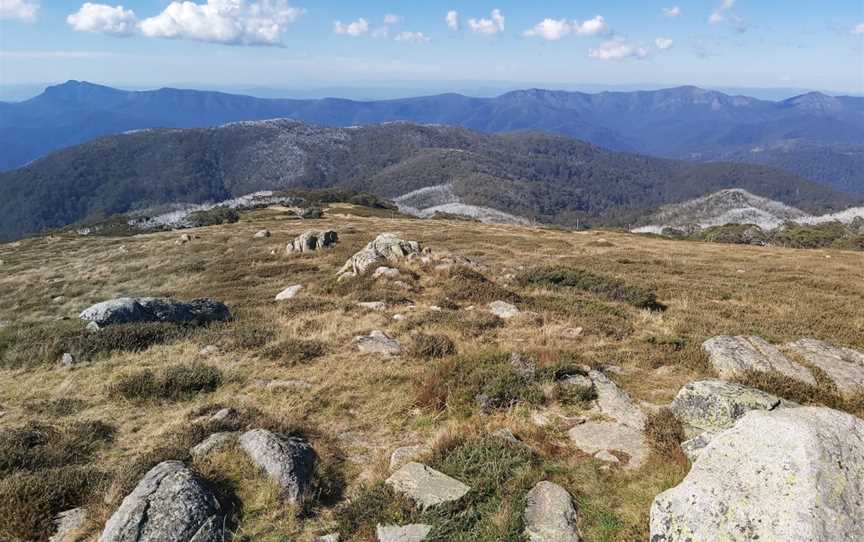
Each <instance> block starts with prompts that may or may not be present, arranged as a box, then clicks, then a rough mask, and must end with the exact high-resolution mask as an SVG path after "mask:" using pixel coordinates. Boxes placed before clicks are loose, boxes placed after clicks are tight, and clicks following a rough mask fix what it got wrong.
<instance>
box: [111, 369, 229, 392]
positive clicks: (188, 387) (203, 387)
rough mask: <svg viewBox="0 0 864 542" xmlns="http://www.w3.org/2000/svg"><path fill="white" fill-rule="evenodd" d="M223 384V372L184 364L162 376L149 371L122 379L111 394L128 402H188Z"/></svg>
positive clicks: (161, 373)
mask: <svg viewBox="0 0 864 542" xmlns="http://www.w3.org/2000/svg"><path fill="white" fill-rule="evenodd" d="M221 383H222V373H221V372H220V371H219V369H216V368H215V367H211V366H209V365H205V364H203V363H197V362H194V363H181V364H178V365H173V366H171V367H166V368H165V369H162V370H161V371H160V372H159V373H158V374H156V373H154V372H153V371H150V370H149V369H145V370H143V371H138V372H135V373H129V374H126V375H123V376H121V377H120V378H118V379H117V381H116V382H114V383H113V384H111V385H110V386H109V394H110V395H112V396H117V397H123V398H124V399H145V400H146V399H167V400H174V401H176V400H182V399H188V398H190V397H191V396H192V395H195V394H196V393H198V392H210V391H213V390H215V389H216V388H217V387H219V385H220V384H221Z"/></svg>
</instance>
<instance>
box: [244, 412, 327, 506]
mask: <svg viewBox="0 0 864 542" xmlns="http://www.w3.org/2000/svg"><path fill="white" fill-rule="evenodd" d="M239 440H240V447H241V448H242V449H243V451H244V452H246V455H248V456H249V459H251V460H252V462H253V463H254V464H255V465H256V466H257V467H258V468H259V469H261V470H262V471H263V472H264V473H266V474H267V475H268V476H269V477H270V478H271V479H272V480H273V481H275V482H276V483H277V484H279V486H280V487H281V488H282V494H283V496H284V497H285V498H286V499H287V500H288V502H290V503H292V504H297V503H299V502H300V501H302V500H303V499H304V498H305V496H306V493H307V491H308V490H309V486H310V484H311V483H312V474H313V471H314V467H315V462H316V460H317V456H316V454H315V451H314V450H313V449H312V446H311V445H310V444H309V443H308V442H306V441H305V440H303V439H301V438H297V437H289V438H283V437H281V436H279V435H276V434H275V433H272V432H270V431H268V430H266V429H253V430H251V431H247V432H245V433H243V434H242V435H240V439H239Z"/></svg>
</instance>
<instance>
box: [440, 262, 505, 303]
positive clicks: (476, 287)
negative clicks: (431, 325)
mask: <svg viewBox="0 0 864 542" xmlns="http://www.w3.org/2000/svg"><path fill="white" fill-rule="evenodd" d="M443 297H444V298H445V300H449V301H450V302H455V301H470V302H472V303H490V302H492V301H508V302H510V303H518V302H519V301H521V298H520V297H519V296H518V295H517V294H516V293H514V292H511V291H510V290H507V289H506V288H504V287H502V286H499V285H498V284H496V283H494V282H492V281H491V280H489V279H488V278H486V276H484V275H483V274H482V273H480V272H478V271H475V270H474V269H471V268H470V267H465V266H457V267H454V268H452V269H450V271H449V273H448V277H447V282H446V283H445V285H444V292H443ZM445 302H447V301H445Z"/></svg>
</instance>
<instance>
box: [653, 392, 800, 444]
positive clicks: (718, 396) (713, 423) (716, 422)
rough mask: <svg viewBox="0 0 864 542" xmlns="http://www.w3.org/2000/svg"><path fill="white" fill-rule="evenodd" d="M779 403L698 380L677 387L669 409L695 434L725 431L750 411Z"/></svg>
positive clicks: (767, 396)
mask: <svg viewBox="0 0 864 542" xmlns="http://www.w3.org/2000/svg"><path fill="white" fill-rule="evenodd" d="M780 404H781V399H780V398H779V397H777V396H775V395H771V394H770V393H765V392H764V391H761V390H757V389H754V388H748V387H747V386H742V385H741V384H736V383H734V382H725V381H723V380H698V381H696V382H690V383H689V384H687V385H685V386H684V387H683V388H681V390H680V391H679V392H678V395H676V396H675V399H674V400H673V401H672V404H671V405H670V407H669V408H670V410H671V411H672V413H673V414H675V417H676V418H678V420H679V421H680V422H681V423H682V424H684V425H685V427H687V426H689V428H692V431H691V434H698V433H702V432H703V431H721V430H723V429H728V428H730V427H732V426H733V425H735V421H736V420H738V418H740V417H741V416H743V415H744V414H745V413H747V412H749V411H751V410H772V409H774V408H776V407H778V406H779V405H780ZM789 406H791V405H789Z"/></svg>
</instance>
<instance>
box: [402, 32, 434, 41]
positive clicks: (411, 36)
mask: <svg viewBox="0 0 864 542" xmlns="http://www.w3.org/2000/svg"><path fill="white" fill-rule="evenodd" d="M393 39H395V40H396V41H404V42H408V43H429V38H428V37H427V36H425V35H423V32H399V33H398V34H396V37H395V38H393Z"/></svg>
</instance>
